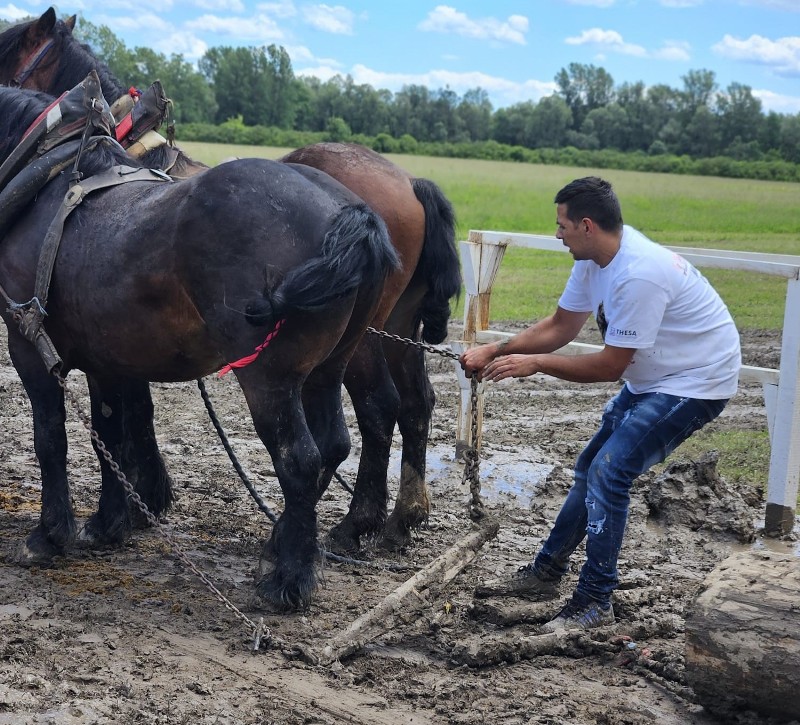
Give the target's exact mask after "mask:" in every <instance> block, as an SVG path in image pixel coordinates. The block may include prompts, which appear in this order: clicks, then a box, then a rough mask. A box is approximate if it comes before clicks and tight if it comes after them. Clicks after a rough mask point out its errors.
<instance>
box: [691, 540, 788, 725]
mask: <svg viewBox="0 0 800 725" xmlns="http://www.w3.org/2000/svg"><path fill="white" fill-rule="evenodd" d="M686 681H687V682H688V684H689V685H690V686H691V687H692V689H693V690H694V691H695V692H696V693H697V696H698V699H699V701H700V703H701V704H702V705H703V706H704V707H705V708H706V709H707V710H709V711H710V712H713V713H715V714H719V715H722V716H730V715H731V714H732V713H735V712H741V710H742V709H749V710H754V711H756V712H757V713H759V714H762V715H766V716H768V717H775V718H780V719H784V720H793V719H800V557H798V556H796V555H795V556H792V555H789V554H781V553H772V552H754V551H747V552H741V553H737V554H734V555H733V556H730V557H729V558H727V559H726V560H725V561H723V562H722V563H721V564H720V565H719V566H718V567H717V568H716V569H714V571H712V572H711V573H710V574H709V575H708V577H706V579H705V581H704V583H703V589H702V590H701V592H700V593H699V595H698V596H697V598H696V599H695V601H694V602H693V603H692V604H691V605H690V607H689V608H688V610H687V618H686Z"/></svg>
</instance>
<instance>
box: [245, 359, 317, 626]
mask: <svg viewBox="0 0 800 725" xmlns="http://www.w3.org/2000/svg"><path fill="white" fill-rule="evenodd" d="M259 369H260V366H259V365H258V364H257V363H256V364H252V365H250V366H248V367H246V368H243V369H241V370H237V371H236V375H237V377H238V379H239V384H240V385H241V388H242V391H243V392H244V395H245V399H246V401H247V405H248V407H249V409H250V413H251V415H252V418H253V424H254V426H255V429H256V433H257V434H258V436H259V438H260V439H261V441H262V442H263V443H264V445H265V446H266V448H267V451H268V452H269V454H270V456H271V458H272V463H273V466H274V468H275V473H276V474H277V476H278V481H279V483H280V486H281V490H282V492H283V498H284V510H283V513H282V514H281V516H280V517H279V518H278V521H277V522H276V523H275V525H274V527H273V530H272V535H271V537H270V539H269V541H268V542H267V544H266V546H265V549H266V551H265V554H264V556H262V562H261V564H260V566H259V578H258V581H257V583H256V595H257V596H258V598H259V599H260V600H261V602H262V603H264V604H265V605H266V606H267V607H268V608H269V609H272V610H275V611H292V610H301V609H307V608H308V606H309V604H310V602H311V596H312V595H313V593H314V591H315V590H316V588H317V586H318V583H319V574H318V570H317V566H318V564H319V561H320V554H319V544H318V542H317V514H316V510H315V507H316V503H317V498H318V485H319V480H320V475H321V470H322V465H321V456H320V452H319V450H318V448H317V446H316V443H315V442H314V439H313V437H312V435H311V432H310V431H309V429H308V425H307V424H306V420H305V415H304V413H303V406H302V402H301V396H300V389H299V386H298V385H292V384H291V383H290V382H289V381H287V380H286V379H285V378H284V380H283V381H281V383H280V384H276V385H274V386H271V385H268V384H265V383H264V381H263V380H262V379H260V377H259V375H258V370H259ZM262 372H263V371H262Z"/></svg>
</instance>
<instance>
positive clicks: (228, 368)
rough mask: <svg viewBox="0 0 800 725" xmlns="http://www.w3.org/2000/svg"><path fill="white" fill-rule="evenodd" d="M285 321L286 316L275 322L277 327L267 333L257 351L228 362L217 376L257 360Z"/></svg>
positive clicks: (219, 376)
mask: <svg viewBox="0 0 800 725" xmlns="http://www.w3.org/2000/svg"><path fill="white" fill-rule="evenodd" d="M284 322H286V319H285V318H284V319H282V320H278V321H277V322H276V323H275V327H273V328H272V332H270V333H269V335H267V337H266V338H265V339H264V342H262V343H261V344H260V345H259V346H258V347H257V348H256V349H255V352H253V353H251V354H250V355H246V356H245V357H242V358H239V359H238V360H235V361H234V362H232V363H228V364H227V365H226V366H225V367H223V368H222V370H220V371H219V372H218V373H217V377H218V378H221V377H222V376H223V375H227V374H228V373H229V372H230V371H231V370H233V369H234V368H243V367H245V366H246V365H249V364H250V363H251V362H253V361H254V360H255V359H256V358H257V357H258V356H259V354H260V353H261V351H262V350H263V349H264V348H265V347H266V346H267V345H269V344H270V343H271V342H272V340H273V339H274V338H275V335H277V334H278V330H280V329H281V326H282V325H283V323H284Z"/></svg>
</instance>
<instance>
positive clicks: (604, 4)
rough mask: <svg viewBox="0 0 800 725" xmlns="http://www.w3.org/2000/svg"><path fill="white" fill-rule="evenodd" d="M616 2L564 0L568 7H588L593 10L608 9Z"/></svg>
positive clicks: (604, 0) (607, 0) (605, 0)
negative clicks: (593, 8)
mask: <svg viewBox="0 0 800 725" xmlns="http://www.w3.org/2000/svg"><path fill="white" fill-rule="evenodd" d="M616 1H617V0H566V2H567V3H568V4H569V5H590V6H592V7H595V8H610V7H611V6H612V5H613V4H614V3H615V2H616Z"/></svg>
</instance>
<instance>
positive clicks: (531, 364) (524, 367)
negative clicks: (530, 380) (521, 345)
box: [481, 355, 540, 381]
mask: <svg viewBox="0 0 800 725" xmlns="http://www.w3.org/2000/svg"><path fill="white" fill-rule="evenodd" d="M539 357H540V356H539V355H501V356H500V357H498V358H495V359H494V360H492V362H490V363H489V364H488V365H487V366H486V367H485V368H484V369H483V373H482V375H481V377H482V379H483V380H495V381H496V380H505V379H506V378H526V377H528V376H529V375H534V374H535V373H538V372H540V367H539V364H538V363H539Z"/></svg>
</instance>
